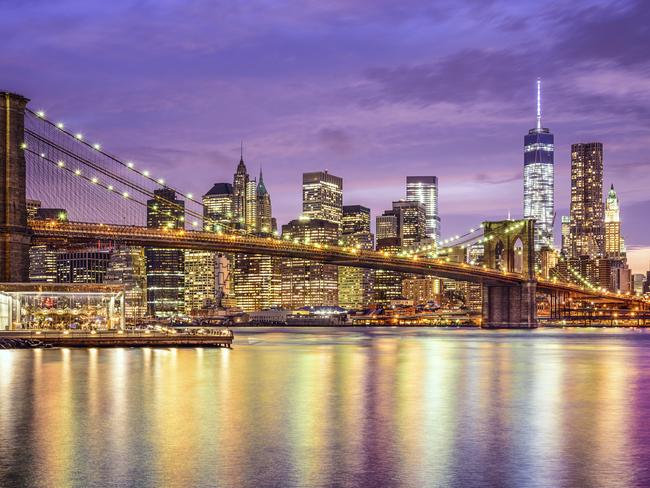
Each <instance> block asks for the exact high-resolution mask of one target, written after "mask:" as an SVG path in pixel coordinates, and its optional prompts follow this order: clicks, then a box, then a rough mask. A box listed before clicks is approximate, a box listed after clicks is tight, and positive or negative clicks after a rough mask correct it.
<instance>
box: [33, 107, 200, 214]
mask: <svg viewBox="0 0 650 488" xmlns="http://www.w3.org/2000/svg"><path fill="white" fill-rule="evenodd" d="M26 110H27V112H28V113H31V114H34V115H36V116H37V117H38V118H39V119H41V120H43V121H44V122H45V123H47V124H50V125H52V126H53V127H56V128H57V129H59V130H60V131H61V132H63V133H64V134H67V135H69V136H71V137H73V138H75V139H76V140H77V141H78V142H79V143H81V144H85V145H86V146H88V147H91V148H93V149H95V150H96V151H98V152H99V153H100V154H102V155H103V156H105V157H107V158H109V159H111V160H112V161H114V162H116V163H118V164H120V165H122V166H126V167H128V168H129V169H132V170H133V171H134V172H136V173H137V174H139V175H141V176H143V177H144V178H147V179H148V180H149V181H151V182H153V183H156V184H158V185H164V179H162V178H158V179H155V178H153V177H152V176H150V175H144V174H143V172H141V171H139V170H137V169H136V168H135V165H134V163H133V162H130V161H129V162H127V163H125V162H124V161H122V160H121V159H119V158H118V157H116V156H114V155H113V154H110V153H107V152H106V151H104V150H103V149H101V146H100V147H99V149H97V148H95V147H94V146H92V145H90V144H89V143H88V142H86V141H84V140H83V135H82V134H81V133H77V134H73V133H71V132H69V131H68V130H66V129H65V127H64V126H63V124H62V123H56V124H55V123H53V122H51V121H50V120H48V119H47V118H46V117H45V112H42V114H41V116H39V115H38V114H37V113H35V112H33V111H32V110H30V109H26ZM44 142H45V141H44ZM48 142H50V143H51V141H48ZM147 173H148V172H147ZM130 185H133V184H132V183H130ZM168 188H169V189H170V190H174V191H175V192H176V193H179V194H181V195H184V194H185V193H184V192H182V191H179V190H177V189H175V188H172V187H168ZM138 191H141V189H138ZM143 193H145V194H146V192H143ZM191 195H192V194H191V193H190V194H187V199H188V200H190V201H191V202H192V203H195V204H197V205H198V206H200V207H201V208H202V209H203V208H204V206H203V203H202V202H200V201H197V200H195V199H194V198H193V197H192V196H191ZM186 212H188V213H195V214H197V216H198V218H200V219H204V217H203V212H192V211H190V210H187V209H186Z"/></svg>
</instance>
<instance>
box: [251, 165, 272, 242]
mask: <svg viewBox="0 0 650 488" xmlns="http://www.w3.org/2000/svg"><path fill="white" fill-rule="evenodd" d="M255 198H256V210H257V219H256V220H257V232H258V233H261V234H271V233H273V232H274V231H275V230H276V229H275V225H274V222H273V216H272V215H271V213H272V211H271V195H270V194H269V192H268V191H267V189H266V185H265V184H264V177H263V176H262V170H261V169H260V181H258V182H257V193H256V196H255Z"/></svg>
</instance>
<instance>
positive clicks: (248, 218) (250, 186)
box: [244, 180, 258, 233]
mask: <svg viewBox="0 0 650 488" xmlns="http://www.w3.org/2000/svg"><path fill="white" fill-rule="evenodd" d="M244 229H246V232H251V233H253V232H257V229H258V215H257V182H256V181H255V180H249V181H248V183H246V215H245V217H244Z"/></svg>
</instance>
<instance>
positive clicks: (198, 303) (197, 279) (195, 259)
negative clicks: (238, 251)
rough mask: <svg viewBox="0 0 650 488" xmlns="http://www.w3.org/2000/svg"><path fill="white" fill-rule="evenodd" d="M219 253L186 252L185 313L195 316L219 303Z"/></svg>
mask: <svg viewBox="0 0 650 488" xmlns="http://www.w3.org/2000/svg"><path fill="white" fill-rule="evenodd" d="M216 260H217V253H215V252H210V251H198V250H186V251H185V256H184V262H185V265H184V268H185V290H184V293H185V298H184V300H185V313H187V314H195V313H197V312H198V311H200V310H206V309H208V308H212V307H214V306H215V305H216V301H217V276H216V273H217V262H216Z"/></svg>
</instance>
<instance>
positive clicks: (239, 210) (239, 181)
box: [232, 144, 250, 228]
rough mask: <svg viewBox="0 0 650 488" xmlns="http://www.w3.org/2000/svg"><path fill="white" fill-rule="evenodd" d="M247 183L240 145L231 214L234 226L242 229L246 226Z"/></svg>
mask: <svg viewBox="0 0 650 488" xmlns="http://www.w3.org/2000/svg"><path fill="white" fill-rule="evenodd" d="M249 182H250V177H249V175H248V170H247V169H246V164H244V147H243V144H242V150H241V155H240V158H239V164H238V165H237V170H236V171H235V176H234V178H233V185H232V192H233V193H232V212H233V215H234V220H235V223H236V225H237V226H239V227H244V228H245V226H246V215H247V213H246V201H247V198H246V194H247V191H249V187H250V185H249Z"/></svg>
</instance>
